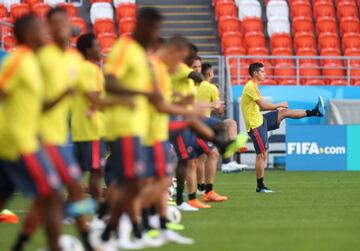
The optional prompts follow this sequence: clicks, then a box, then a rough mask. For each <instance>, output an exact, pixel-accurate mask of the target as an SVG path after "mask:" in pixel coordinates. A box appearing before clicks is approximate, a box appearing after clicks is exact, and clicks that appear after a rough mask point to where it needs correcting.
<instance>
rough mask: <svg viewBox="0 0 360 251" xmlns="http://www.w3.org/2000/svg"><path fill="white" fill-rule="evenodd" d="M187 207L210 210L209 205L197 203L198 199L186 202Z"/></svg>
mask: <svg viewBox="0 0 360 251" xmlns="http://www.w3.org/2000/svg"><path fill="white" fill-rule="evenodd" d="M188 203H189V205H190V206H192V207H196V208H199V209H200V208H211V205H208V204H204V203H202V202H201V201H199V200H198V199H193V200H189V201H188Z"/></svg>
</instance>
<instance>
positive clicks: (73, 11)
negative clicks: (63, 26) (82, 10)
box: [57, 3, 78, 17]
mask: <svg viewBox="0 0 360 251" xmlns="http://www.w3.org/2000/svg"><path fill="white" fill-rule="evenodd" d="M57 6H60V7H62V8H65V9H66V10H67V12H68V15H69V16H70V17H76V16H77V15H78V11H77V9H76V7H75V5H74V4H72V3H59V4H57Z"/></svg>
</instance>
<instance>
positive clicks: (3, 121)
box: [0, 16, 63, 251]
mask: <svg viewBox="0 0 360 251" xmlns="http://www.w3.org/2000/svg"><path fill="white" fill-rule="evenodd" d="M43 31H44V26H43V24H42V22H41V21H40V20H39V19H37V18H36V17H34V16H23V17H21V18H19V19H17V20H16V22H15V25H14V33H15V36H16V39H17V42H18V47H17V49H16V51H14V52H12V53H11V54H10V55H9V56H8V57H7V58H6V59H5V61H4V63H3V65H2V67H1V70H0V102H1V109H0V210H1V209H2V208H3V206H4V203H5V201H6V200H7V199H9V198H10V196H11V195H12V193H13V192H14V190H15V189H19V190H20V191H21V192H22V193H24V194H25V195H28V196H31V197H35V198H36V199H35V201H34V203H33V204H32V206H31V208H35V211H34V210H30V211H29V213H28V214H27V215H26V217H25V220H24V225H23V230H22V231H21V233H20V234H19V236H18V237H17V240H16V242H15V244H14V246H13V247H12V251H20V250H23V248H24V245H25V243H26V242H28V240H29V239H30V237H31V235H32V233H33V232H34V230H35V229H34V228H33V226H34V225H37V222H41V223H44V225H45V233H46V235H47V237H48V245H49V248H50V250H51V251H60V247H59V246H58V237H59V235H60V232H61V221H62V207H63V202H62V197H61V194H60V188H61V183H60V179H59V177H58V175H57V173H56V172H55V170H54V167H53V165H52V163H51V162H50V161H49V158H48V156H47V154H46V153H45V152H44V151H43V150H42V149H41V146H40V142H39V140H38V134H39V127H38V123H39V118H40V115H41V111H42V105H43V103H42V101H43V98H42V90H43V79H42V76H41V72H40V68H39V64H38V62H37V59H36V56H35V54H34V52H36V51H38V50H39V49H40V47H42V46H43V44H44V43H45V41H46V37H45V34H44V32H43ZM54 189H55V190H57V192H55V191H54ZM34 213H35V214H34ZM34 223H35V224H34Z"/></svg>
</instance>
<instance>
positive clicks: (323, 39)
mask: <svg viewBox="0 0 360 251" xmlns="http://www.w3.org/2000/svg"><path fill="white" fill-rule="evenodd" d="M318 45H319V49H320V51H321V50H322V49H325V48H338V49H340V41H339V37H338V35H337V34H336V33H330V32H326V33H321V34H320V35H319V38H318Z"/></svg>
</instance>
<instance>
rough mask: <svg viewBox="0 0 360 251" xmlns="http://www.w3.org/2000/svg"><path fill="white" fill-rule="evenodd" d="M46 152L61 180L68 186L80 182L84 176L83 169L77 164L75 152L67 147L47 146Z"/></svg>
mask: <svg viewBox="0 0 360 251" xmlns="http://www.w3.org/2000/svg"><path fill="white" fill-rule="evenodd" d="M45 150H46V152H47V154H48V155H49V157H50V159H51V161H52V162H53V163H54V166H55V169H56V171H57V172H58V174H59V176H60V178H61V180H62V181H63V182H64V183H65V184H66V185H72V184H74V182H79V181H80V179H81V176H82V172H81V169H80V167H79V165H78V164H77V163H76V161H75V158H74V153H73V150H72V148H71V147H70V146H67V145H47V146H45Z"/></svg>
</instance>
